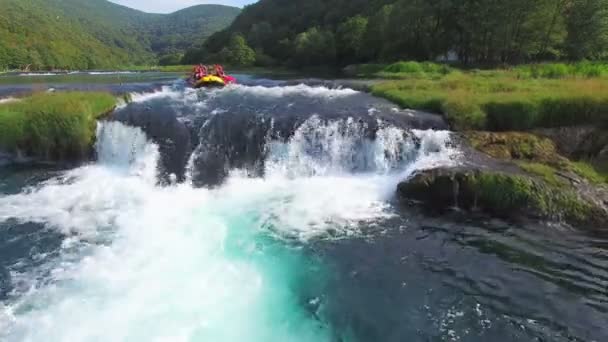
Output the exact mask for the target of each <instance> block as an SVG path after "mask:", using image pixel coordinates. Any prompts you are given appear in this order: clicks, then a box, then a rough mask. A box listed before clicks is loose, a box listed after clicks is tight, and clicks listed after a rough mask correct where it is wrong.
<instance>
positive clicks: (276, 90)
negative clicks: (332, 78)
mask: <svg viewBox="0 0 608 342" xmlns="http://www.w3.org/2000/svg"><path fill="white" fill-rule="evenodd" d="M199 94H203V95H204V97H203V98H201V97H199ZM227 94H230V95H234V96H237V97H245V96H251V97H257V98H260V97H262V98H267V99H277V98H281V97H288V96H305V97H318V98H325V99H333V98H343V97H347V96H352V95H355V94H359V92H358V91H355V90H352V89H346V88H345V89H340V88H338V89H330V88H327V87H311V86H307V85H304V84H300V85H295V86H276V87H264V86H245V85H229V86H226V87H224V88H213V89H204V88H203V89H192V88H185V89H180V88H179V87H177V86H175V85H173V86H163V87H162V88H161V89H160V90H157V91H154V92H148V93H137V92H133V93H131V102H134V103H142V102H147V101H151V100H156V99H163V98H168V99H171V100H173V101H176V102H182V103H185V104H190V105H192V104H196V103H197V102H204V101H203V100H204V99H210V98H214V97H218V96H222V95H227Z"/></svg>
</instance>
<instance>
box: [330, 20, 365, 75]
mask: <svg viewBox="0 0 608 342" xmlns="http://www.w3.org/2000/svg"><path fill="white" fill-rule="evenodd" d="M366 32H367V18H365V17H362V16H360V15H358V16H355V17H352V18H349V19H347V20H346V21H345V22H343V23H342V24H341V25H340V26H339V27H338V32H337V39H336V41H337V42H336V45H337V50H338V56H339V57H338V59H339V60H340V62H341V63H342V64H348V63H355V62H359V61H361V60H362V57H363V56H364V54H363V52H364V49H365V45H364V38H365V33H366Z"/></svg>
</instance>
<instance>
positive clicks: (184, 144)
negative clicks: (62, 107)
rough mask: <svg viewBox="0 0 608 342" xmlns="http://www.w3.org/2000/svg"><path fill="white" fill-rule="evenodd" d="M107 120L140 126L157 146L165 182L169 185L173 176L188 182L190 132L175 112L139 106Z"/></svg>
mask: <svg viewBox="0 0 608 342" xmlns="http://www.w3.org/2000/svg"><path fill="white" fill-rule="evenodd" d="M108 119H109V120H116V121H119V122H122V123H124V124H127V125H129V126H133V127H139V128H141V129H142V130H143V131H144V132H145V133H146V135H147V136H148V137H149V138H150V139H151V140H152V141H154V142H155V143H156V144H158V147H159V151H160V155H161V161H160V164H161V165H160V169H161V170H159V171H160V178H161V180H162V181H163V182H170V180H171V178H172V176H171V175H175V177H176V178H177V181H180V182H181V181H183V180H184V179H185V177H186V165H187V163H188V158H189V157H190V152H191V151H192V143H191V139H190V130H189V129H188V128H187V127H186V125H185V124H184V123H183V122H181V121H179V120H178V119H177V117H176V116H175V114H174V113H171V112H163V111H155V110H152V109H151V108H149V107H145V106H138V107H134V108H132V109H131V110H129V111H117V112H115V113H114V114H113V115H112V116H111V117H110V118H108Z"/></svg>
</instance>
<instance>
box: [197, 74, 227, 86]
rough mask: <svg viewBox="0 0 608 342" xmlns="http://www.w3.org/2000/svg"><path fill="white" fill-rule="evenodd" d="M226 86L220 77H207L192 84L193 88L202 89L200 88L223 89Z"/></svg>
mask: <svg viewBox="0 0 608 342" xmlns="http://www.w3.org/2000/svg"><path fill="white" fill-rule="evenodd" d="M225 85H226V82H224V80H223V79H222V78H221V77H217V76H213V75H208V76H205V77H203V78H201V79H200V80H198V81H196V83H194V88H202V87H223V86H225Z"/></svg>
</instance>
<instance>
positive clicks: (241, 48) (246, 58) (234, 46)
mask: <svg viewBox="0 0 608 342" xmlns="http://www.w3.org/2000/svg"><path fill="white" fill-rule="evenodd" d="M220 59H222V60H223V61H224V62H227V63H229V64H231V65H242V66H248V65H252V64H253V63H254V62H255V51H253V49H251V48H250V47H249V45H247V42H245V38H243V36H242V35H240V34H235V35H233V36H232V38H230V42H229V43H228V46H226V47H225V48H223V49H222V51H220Z"/></svg>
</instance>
